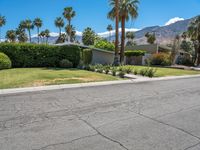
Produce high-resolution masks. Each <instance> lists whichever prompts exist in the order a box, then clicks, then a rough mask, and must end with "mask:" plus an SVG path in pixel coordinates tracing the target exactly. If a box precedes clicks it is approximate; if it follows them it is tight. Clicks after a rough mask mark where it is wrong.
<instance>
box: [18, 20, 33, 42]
mask: <svg viewBox="0 0 200 150" xmlns="http://www.w3.org/2000/svg"><path fill="white" fill-rule="evenodd" d="M20 24H21V26H22V27H23V28H24V29H26V30H27V31H28V35H29V41H30V43H31V30H32V29H33V28H34V25H33V23H32V21H31V20H29V19H28V20H24V21H22V22H21V23H20Z"/></svg>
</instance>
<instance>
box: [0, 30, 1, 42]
mask: <svg viewBox="0 0 200 150" xmlns="http://www.w3.org/2000/svg"><path fill="white" fill-rule="evenodd" d="M0 43H1V27H0Z"/></svg>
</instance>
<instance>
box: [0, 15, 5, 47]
mask: <svg viewBox="0 0 200 150" xmlns="http://www.w3.org/2000/svg"><path fill="white" fill-rule="evenodd" d="M5 24H6V18H5V16H1V15H0V43H1V28H2V27H3V26H4V25H5Z"/></svg>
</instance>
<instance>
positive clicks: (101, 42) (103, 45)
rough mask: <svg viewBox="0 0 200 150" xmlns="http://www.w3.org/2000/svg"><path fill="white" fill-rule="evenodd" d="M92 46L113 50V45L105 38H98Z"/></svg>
mask: <svg viewBox="0 0 200 150" xmlns="http://www.w3.org/2000/svg"><path fill="white" fill-rule="evenodd" d="M94 47H96V48H100V49H103V50H108V51H114V49H115V45H114V44H113V43H110V42H108V41H106V40H99V41H97V42H96V43H95V45H94Z"/></svg>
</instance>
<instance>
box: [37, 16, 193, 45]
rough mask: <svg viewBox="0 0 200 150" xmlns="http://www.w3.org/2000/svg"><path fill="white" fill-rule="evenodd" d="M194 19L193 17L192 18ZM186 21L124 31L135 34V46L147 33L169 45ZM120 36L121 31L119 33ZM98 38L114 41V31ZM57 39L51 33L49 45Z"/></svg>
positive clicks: (185, 24) (186, 24) (55, 35)
mask: <svg viewBox="0 0 200 150" xmlns="http://www.w3.org/2000/svg"><path fill="white" fill-rule="evenodd" d="M194 18H195V17H194ZM194 18H191V19H186V20H181V21H177V22H175V23H172V24H169V25H165V26H151V27H146V28H144V29H132V28H131V29H126V31H134V32H135V39H134V41H135V42H136V43H137V44H146V37H145V34H146V33H147V32H150V33H152V32H153V33H155V35H156V39H157V40H156V42H157V43H158V44H164V45H165V44H171V43H172V40H173V39H174V37H175V36H176V35H177V34H181V33H183V32H185V31H187V28H188V26H189V24H190V22H191V21H192V20H193V19H194ZM119 33H120V34H119V35H120V36H121V29H120V32H119ZM98 35H99V36H101V37H103V38H106V39H110V38H111V40H112V41H113V40H114V39H115V31H111V37H109V32H103V33H98ZM57 38H58V33H51V37H50V38H49V43H55V41H56V39H57ZM81 39H82V33H81V32H78V31H77V35H76V40H77V41H79V42H80V43H81ZM33 41H34V42H36V41H37V38H36V36H34V37H33Z"/></svg>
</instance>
